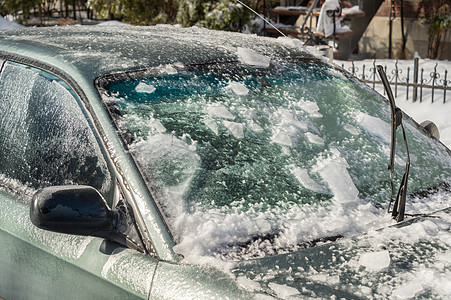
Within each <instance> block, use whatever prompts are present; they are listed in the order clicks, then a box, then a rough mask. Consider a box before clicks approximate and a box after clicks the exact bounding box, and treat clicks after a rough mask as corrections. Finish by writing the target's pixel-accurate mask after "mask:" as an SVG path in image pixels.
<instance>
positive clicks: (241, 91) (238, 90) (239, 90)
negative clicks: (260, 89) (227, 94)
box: [227, 81, 249, 96]
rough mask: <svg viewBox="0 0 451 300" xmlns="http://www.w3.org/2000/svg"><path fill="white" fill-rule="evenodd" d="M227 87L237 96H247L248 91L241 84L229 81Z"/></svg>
mask: <svg viewBox="0 0 451 300" xmlns="http://www.w3.org/2000/svg"><path fill="white" fill-rule="evenodd" d="M227 87H228V88H230V89H231V90H232V91H233V92H234V93H235V94H237V95H239V96H243V95H247V94H248V93H249V89H248V88H247V87H246V86H245V85H244V84H243V83H241V82H234V81H231V82H230V83H229V85H228V86H227Z"/></svg>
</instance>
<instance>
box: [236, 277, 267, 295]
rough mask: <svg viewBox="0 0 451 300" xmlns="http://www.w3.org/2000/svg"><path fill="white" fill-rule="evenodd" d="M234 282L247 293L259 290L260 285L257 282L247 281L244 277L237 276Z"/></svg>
mask: <svg viewBox="0 0 451 300" xmlns="http://www.w3.org/2000/svg"><path fill="white" fill-rule="evenodd" d="M236 281H237V282H238V284H239V285H240V286H241V287H243V288H244V289H245V290H247V291H250V292H254V291H259V290H261V287H260V284H259V283H258V282H257V281H254V280H252V279H249V278H247V277H246V276H239V277H237V279H236Z"/></svg>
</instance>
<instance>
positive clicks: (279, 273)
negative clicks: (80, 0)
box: [0, 26, 451, 300]
mask: <svg viewBox="0 0 451 300" xmlns="http://www.w3.org/2000/svg"><path fill="white" fill-rule="evenodd" d="M392 109H393V106H392ZM392 115H393V116H394V119H393V120H395V121H396V122H395V123H394V124H397V125H396V126H395V125H393V124H392V117H391V116H392ZM401 117H402V126H403V129H405V135H406V144H404V141H403V140H404V138H403V134H402V133H401V131H400V129H398V130H396V128H397V126H398V125H399V122H400V121H401ZM396 141H398V143H397V144H396ZM407 145H408V148H407ZM450 154H451V152H450V150H449V149H447V148H446V147H445V146H444V145H443V144H441V143H440V141H438V140H436V139H434V138H432V137H431V135H430V134H429V133H428V132H427V131H426V130H425V129H423V128H421V127H420V126H419V125H418V124H417V123H416V122H415V121H414V120H412V119H411V118H409V117H408V116H407V115H405V114H402V113H401V112H399V111H398V112H396V114H393V111H391V107H390V104H389V102H388V101H387V100H386V99H385V98H384V97H382V96H381V95H379V94H377V93H376V92H374V91H373V90H371V89H369V88H368V87H367V86H365V85H364V84H363V83H361V82H359V81H358V80H357V79H356V78H353V77H352V76H351V75H349V74H347V73H345V72H343V71H342V70H341V69H340V68H339V67H337V66H335V65H333V64H332V63H330V62H329V61H328V60H326V59H323V58H321V57H317V56H315V55H314V54H312V53H310V52H309V50H308V49H306V48H304V47H303V46H302V45H301V44H300V43H299V41H297V40H294V39H287V38H279V39H271V38H263V37H257V36H253V35H243V34H238V33H229V32H216V31H209V30H206V29H201V28H196V27H193V28H178V27H173V26H156V27H133V26H112V27H107V26H73V27H55V28H29V29H19V30H8V31H2V32H0V204H1V209H0V245H1V246H0V298H3V299H6V300H13V299H133V298H144V299H254V298H256V299H271V298H282V299H288V298H289V299H304V298H322V299H324V298H327V299H339V298H340V299H341V298H344V299H388V298H391V299H396V298H400V299H408V298H417V299H424V298H435V299H440V298H442V299H444V298H447V297H449V295H450V294H451V285H450V282H451V263H450V262H451V214H450V213H451V209H450V199H451V192H450V191H451V188H450V186H451V155H450ZM387 165H390V170H387ZM403 177H404V179H403ZM398 190H399V193H397V192H398ZM391 199H396V202H395V204H391ZM404 201H405V202H406V205H405V206H404V205H403V204H402V203H404ZM387 210H389V211H391V212H392V213H388V212H387ZM393 217H395V218H396V219H397V220H398V221H401V220H402V219H403V218H405V220H404V221H402V222H400V223H397V222H396V220H394V219H393Z"/></svg>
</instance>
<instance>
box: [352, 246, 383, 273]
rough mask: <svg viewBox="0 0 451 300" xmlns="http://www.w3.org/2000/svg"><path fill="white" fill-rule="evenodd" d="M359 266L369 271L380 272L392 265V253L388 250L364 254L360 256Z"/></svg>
mask: <svg viewBox="0 0 451 300" xmlns="http://www.w3.org/2000/svg"><path fill="white" fill-rule="evenodd" d="M359 264H360V265H361V266H364V267H365V268H366V269H367V270H368V271H372V272H379V271H381V270H383V269H385V268H387V267H388V266H389V265H390V253H388V251H387V250H382V251H376V252H368V253H364V254H362V255H361V256H360V259H359Z"/></svg>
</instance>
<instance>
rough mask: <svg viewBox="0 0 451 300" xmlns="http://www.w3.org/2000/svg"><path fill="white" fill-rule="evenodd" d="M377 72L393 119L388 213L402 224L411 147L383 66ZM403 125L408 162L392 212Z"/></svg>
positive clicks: (379, 66) (400, 112) (378, 67)
mask: <svg viewBox="0 0 451 300" xmlns="http://www.w3.org/2000/svg"><path fill="white" fill-rule="evenodd" d="M377 71H378V73H379V76H380V77H381V79H382V83H383V84H384V88H385V91H386V92H387V96H388V100H389V101H390V109H391V117H392V127H391V149H390V164H389V165H388V170H389V172H390V188H391V194H390V204H389V205H388V212H389V213H391V214H392V217H393V218H394V219H395V220H396V221H397V222H401V221H402V220H404V215H405V210H406V196H407V181H408V179H409V170H410V155H409V147H408V145H407V138H406V131H405V130H404V125H403V124H402V111H401V110H400V109H399V108H398V107H396V104H395V98H394V97H393V93H392V90H391V88H390V84H389V82H388V80H387V76H386V75H385V72H384V69H383V68H382V66H381V65H378V66H377ZM400 125H401V129H402V135H403V138H404V144H405V146H406V153H407V161H406V170H405V172H404V176H403V177H402V180H401V185H400V187H399V190H398V195H397V196H396V199H395V203H394V205H393V210H391V207H392V203H393V169H394V165H395V149H396V129H397V128H398V127H399V126H400Z"/></svg>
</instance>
